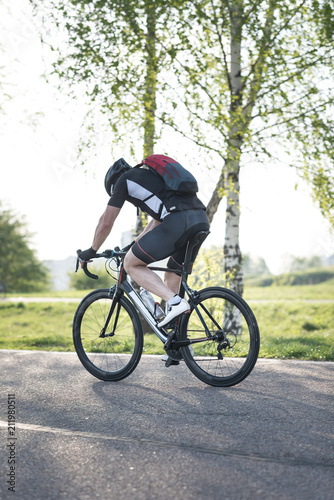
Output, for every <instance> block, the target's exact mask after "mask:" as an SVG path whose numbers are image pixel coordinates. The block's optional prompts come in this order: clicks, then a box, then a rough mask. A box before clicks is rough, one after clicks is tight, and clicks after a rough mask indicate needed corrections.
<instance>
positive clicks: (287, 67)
mask: <svg viewBox="0 0 334 500" xmlns="http://www.w3.org/2000/svg"><path fill="white" fill-rule="evenodd" d="M333 25H334V22H333V9H332V7H331V6H330V3H329V2H328V1H324V2H320V1H319V2H315V1H312V0H299V1H298V0H290V1H287V2H282V1H278V0H264V1H256V2H254V0H233V1H230V0H192V1H191V2H187V5H186V7H184V9H183V13H182V23H181V22H180V24H179V37H180V41H181V43H182V50H183V51H182V52H180V51H179V52H178V53H177V54H175V58H174V68H176V74H177V77H178V79H177V84H175V85H174V86H173V87H172V86H171V88H170V91H171V92H172V95H173V97H172V98H171V99H172V101H173V108H174V109H178V112H177V113H175V112H173V113H172V114H171V113H168V112H167V111H165V112H162V113H161V114H160V119H161V120H162V121H163V122H164V123H166V124H168V125H170V126H171V127H172V128H174V129H175V130H177V131H179V132H180V133H181V134H183V135H184V136H185V137H187V138H188V139H191V140H192V141H194V142H195V143H196V144H197V145H198V146H200V147H203V148H206V149H207V150H209V151H211V152H212V153H213V154H214V155H215V158H216V159H217V157H218V158H220V162H221V170H220V174H219V177H218V180H217V184H216V187H215V189H214V191H213V193H212V196H211V199H210V201H209V204H208V207H207V213H208V216H209V219H210V220H212V219H213V216H214V214H215V213H216V211H217V208H218V206H219V204H220V202H221V200H222V198H223V197H224V196H225V197H226V200H227V209H226V225H225V245H224V257H225V259H224V261H225V272H226V276H227V280H228V281H229V282H230V286H232V288H233V289H234V290H235V291H237V292H238V293H239V294H240V295H242V292H243V276H242V266H241V263H242V259H241V252H240V247H239V219H240V199H239V192H240V176H239V174H240V168H241V166H243V167H247V163H248V162H250V161H251V160H260V161H266V160H268V159H272V158H275V156H276V157H277V156H278V157H279V156H280V152H281V151H286V152H290V151H291V150H293V153H294V154H293V156H292V163H293V165H294V166H297V167H298V169H299V170H298V171H299V173H300V174H302V175H304V176H305V177H306V178H307V179H308V180H309V181H310V183H311V185H312V186H313V188H314V193H315V198H316V199H318V201H319V202H320V208H321V210H322V212H323V214H324V215H327V216H328V217H329V218H330V219H331V221H332V222H334V216H333V214H334V210H333V209H334V202H333V194H334V191H333V186H334V183H333V144H334V140H333V139H334V138H333V130H334V127H333V125H334V124H333V102H334V88H333V87H334V85H333V82H334V74H333V73H334V72H333V54H334V50H333ZM185 114H186V115H187V117H188V127H186V126H185V125H184V120H183V121H182V123H181V121H180V119H179V117H180V116H182V117H184V116H185ZM282 196H283V193H282ZM263 209H264V210H265V209H266V208H265V207H263ZM264 237H265V235H264Z"/></svg>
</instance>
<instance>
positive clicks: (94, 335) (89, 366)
mask: <svg viewBox="0 0 334 500" xmlns="http://www.w3.org/2000/svg"><path fill="white" fill-rule="evenodd" d="M112 298H113V291H112V290H111V291H110V290H109V289H100V290H94V291H93V292H91V293H90V294H88V295H87V296H86V297H85V298H84V299H83V300H82V301H81V303H80V304H79V306H78V309H77V311H76V313H75V316H74V320H73V342H74V347H75V350H76V353H77V355H78V357H79V359H80V361H81V363H82V364H83V366H84V367H85V368H86V370H88V371H89V372H90V373H91V374H92V375H94V377H97V378H98V379H100V380H104V381H109V382H116V381H118V380H122V379H124V378H126V377H128V376H129V375H130V374H131V373H132V372H133V370H134V369H135V368H136V366H137V365H138V363H139V360H140V358H141V355H142V351H143V330H142V326H141V323H140V319H139V316H138V313H137V311H136V310H135V308H134V307H133V305H132V304H131V302H130V301H129V300H128V299H127V298H126V297H124V295H121V296H120V298H119V301H118V303H117V304H116V307H115V310H114V312H113V315H112V317H111V319H110V321H109V326H108V330H107V332H109V335H110V336H106V337H102V338H101V337H100V332H101V329H102V328H103V326H104V325H105V321H106V318H107V315H108V312H109V310H110V306H111V303H112ZM116 311H118V314H119V316H118V321H117V326H116V329H115V332H114V333H112V332H110V331H111V330H112V329H113V327H114V320H115V316H116Z"/></svg>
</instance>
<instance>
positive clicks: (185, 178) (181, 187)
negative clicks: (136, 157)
mask: <svg viewBox="0 0 334 500" xmlns="http://www.w3.org/2000/svg"><path fill="white" fill-rule="evenodd" d="M142 165H146V166H147V167H149V168H150V169H151V170H152V171H154V172H156V173H157V174H159V175H160V176H161V177H162V178H163V180H164V181H165V187H166V190H167V191H174V192H178V193H185V194H189V193H197V191H198V184H197V181H196V179H195V177H194V176H193V175H192V174H191V173H190V172H189V171H188V170H186V169H185V168H184V167H182V165H180V163H178V162H177V161H175V160H173V158H169V157H168V156H165V155H150V156H148V157H147V158H145V160H143V161H142V162H141V163H140V164H139V165H136V166H137V167H140V166H142Z"/></svg>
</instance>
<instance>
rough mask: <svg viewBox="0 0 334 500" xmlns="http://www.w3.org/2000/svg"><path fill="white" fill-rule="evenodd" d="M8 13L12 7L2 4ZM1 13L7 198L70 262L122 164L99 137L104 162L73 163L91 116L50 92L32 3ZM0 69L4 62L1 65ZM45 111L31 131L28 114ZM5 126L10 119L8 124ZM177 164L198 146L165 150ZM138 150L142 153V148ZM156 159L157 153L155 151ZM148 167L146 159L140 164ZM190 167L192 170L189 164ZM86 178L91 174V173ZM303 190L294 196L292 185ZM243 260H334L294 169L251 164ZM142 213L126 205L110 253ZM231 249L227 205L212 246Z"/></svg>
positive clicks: (208, 177)
mask: <svg viewBox="0 0 334 500" xmlns="http://www.w3.org/2000/svg"><path fill="white" fill-rule="evenodd" d="M3 3H4V4H5V7H6V6H10V5H11V2H9V0H7V1H5V2H3ZM10 9H11V11H12V14H10V13H8V11H7V10H6V8H5V9H4V8H2V9H1V11H0V18H1V19H2V21H1V23H2V24H3V25H4V26H5V30H4V29H2V30H1V43H2V46H3V48H4V51H5V52H4V53H5V65H6V73H5V74H6V80H7V83H8V82H9V83H11V84H13V85H11V88H10V92H11V94H12V95H13V96H14V99H12V100H11V101H10V102H9V103H7V105H6V106H5V109H6V116H5V117H4V122H3V123H1V125H0V158H1V183H0V200H2V201H3V202H5V203H6V204H7V205H9V206H10V207H11V208H13V209H14V210H15V211H16V212H17V213H18V214H20V215H25V216H26V221H27V223H28V228H29V230H30V231H31V232H33V233H35V236H34V238H33V244H34V246H35V248H36V250H37V253H38V256H39V258H40V259H43V260H46V259H64V258H66V257H68V256H69V255H74V254H75V252H76V250H77V249H78V248H82V249H84V248H87V247H89V246H90V245H91V242H92V237H93V233H94V229H95V226H96V223H97V221H98V218H99V216H100V215H101V213H102V212H103V210H104V208H105V206H106V203H107V201H108V197H107V194H106V193H105V191H104V186H103V181H104V175H105V172H106V170H107V168H108V167H109V166H110V164H111V163H112V162H113V161H114V159H117V158H118V157H120V156H122V151H121V150H120V151H119V154H118V155H117V158H113V157H111V154H110V147H109V145H108V140H107V137H106V135H105V134H104V133H102V132H100V131H99V132H97V136H98V137H97V141H98V143H99V149H98V154H97V156H95V155H94V154H93V153H92V155H91V159H89V160H88V162H87V164H86V165H85V166H80V165H78V164H77V162H76V157H75V144H76V141H77V139H78V137H79V136H80V133H81V130H80V125H81V123H82V116H83V114H84V110H83V108H82V106H80V103H78V102H73V101H70V100H69V99H68V98H66V97H65V96H61V95H59V93H58V92H57V91H56V90H55V89H53V88H52V87H51V86H50V85H48V84H47V83H46V82H45V80H43V78H42V77H41V74H42V73H43V72H44V70H45V64H44V62H43V58H42V50H41V46H40V42H39V38H38V35H37V34H36V30H35V28H34V27H33V25H32V24H31V21H30V7H29V3H28V0H18V1H17V2H15V9H14V6H13V3H12V5H11V7H10ZM1 66H3V64H1ZM39 111H42V112H43V116H42V117H40V118H38V119H37V126H36V127H35V128H33V127H32V126H31V124H30V123H29V122H28V120H27V116H28V115H32V114H33V113H35V112H39ZM1 121H3V118H2V116H1ZM160 146H161V149H163V150H164V151H166V150H168V151H170V156H177V159H178V160H179V161H180V163H184V162H183V161H182V156H183V153H184V152H185V151H189V148H190V147H191V145H190V144H189V143H186V142H183V140H182V139H181V138H180V139H178V140H176V139H175V137H174V136H169V137H166V141H165V142H162V143H160ZM139 151H140V147H139ZM157 152H158V151H157ZM138 159H139V160H141V158H138ZM204 163H205V154H204V155H203V168H202V169H201V170H196V171H195V172H194V173H195V175H196V177H197V178H198V179H199V184H200V198H201V199H202V201H203V202H205V203H207V202H208V200H209V198H210V194H211V192H212V189H213V187H214V185H215V176H214V174H213V173H212V174H211V173H210V172H208V171H207V170H206V169H205V167H204ZM184 166H185V167H187V168H189V167H190V165H188V164H186V163H184ZM85 170H87V173H85ZM297 182H298V183H299V186H298V189H297V190H295V184H296V183H297ZM241 210H242V216H241V227H240V246H241V251H242V253H250V254H252V255H253V256H261V257H264V258H265V260H266V262H267V265H268V266H269V268H270V270H271V271H272V272H274V273H277V272H279V271H280V270H281V269H282V262H283V260H284V256H285V255H287V254H293V255H295V256H311V255H321V256H325V257H326V256H327V257H328V256H329V255H331V254H333V253H334V238H333V236H332V235H331V233H330V231H329V225H328V223H327V222H326V221H325V220H324V219H323V217H322V216H321V215H320V212H319V210H318V209H317V208H316V207H315V205H314V203H313V202H312V200H311V197H310V190H309V188H308V187H307V186H306V184H305V183H303V182H301V181H300V179H299V178H298V177H297V175H296V173H295V172H294V170H293V169H292V168H289V167H286V166H282V165H276V166H275V165H270V166H267V167H266V166H264V165H262V164H252V165H248V166H247V168H244V169H243V171H242V173H241ZM135 214H136V211H135V208H134V207H132V206H131V205H129V204H128V206H126V207H124V209H123V210H122V212H121V215H120V216H119V218H118V220H117V222H116V225H115V227H114V230H113V232H112V235H111V236H110V237H109V238H108V240H107V242H106V244H105V246H104V248H108V247H109V248H110V247H113V246H116V245H118V244H120V238H121V233H122V231H124V230H128V229H130V228H131V227H133V226H134V224H135ZM213 244H215V245H223V244H224V204H221V207H220V209H219V212H218V213H217V214H216V216H215V220H214V223H213V225H212V228H211V235H210V237H209V238H208V240H207V242H206V246H211V245H213Z"/></svg>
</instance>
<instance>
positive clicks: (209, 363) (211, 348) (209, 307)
mask: <svg viewBox="0 0 334 500" xmlns="http://www.w3.org/2000/svg"><path fill="white" fill-rule="evenodd" d="M195 304H196V306H197V307H198V310H199V312H200V314H201V315H202V318H203V320H204V322H205V323H206V325H207V327H208V329H209V331H210V335H211V336H212V337H213V338H212V339H210V337H209V336H208V335H207V333H206V331H205V328H204V326H203V324H202V322H201V320H200V318H199V316H198V314H197V313H196V310H195V308H193V309H192V310H191V312H190V314H184V316H183V317H182V321H181V325H180V333H179V338H180V340H185V339H190V340H195V339H202V340H203V341H201V342H194V343H191V345H190V346H186V347H182V348H181V351H182V355H183V358H184V360H185V362H186V364H187V366H188V368H189V369H190V370H191V371H192V373H193V374H194V375H196V377H197V378H199V379H200V380H202V381H203V382H205V383H206V384H209V385H213V386H220V387H228V386H232V385H236V384H238V383H239V382H241V381H242V380H244V379H245V378H246V377H247V376H248V375H249V374H250V372H251V371H252V369H253V368H254V365H255V363H256V360H257V357H258V353H259V347H260V334H259V328H258V325H257V322H256V319H255V316H254V314H253V312H252V310H251V309H250V307H249V306H248V304H247V303H246V302H245V301H244V300H243V299H242V298H241V297H240V296H239V295H237V294H236V293H234V292H232V291H231V290H227V289H225V288H220V287H210V288H206V289H204V290H201V291H200V292H198V294H197V296H196V299H195Z"/></svg>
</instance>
